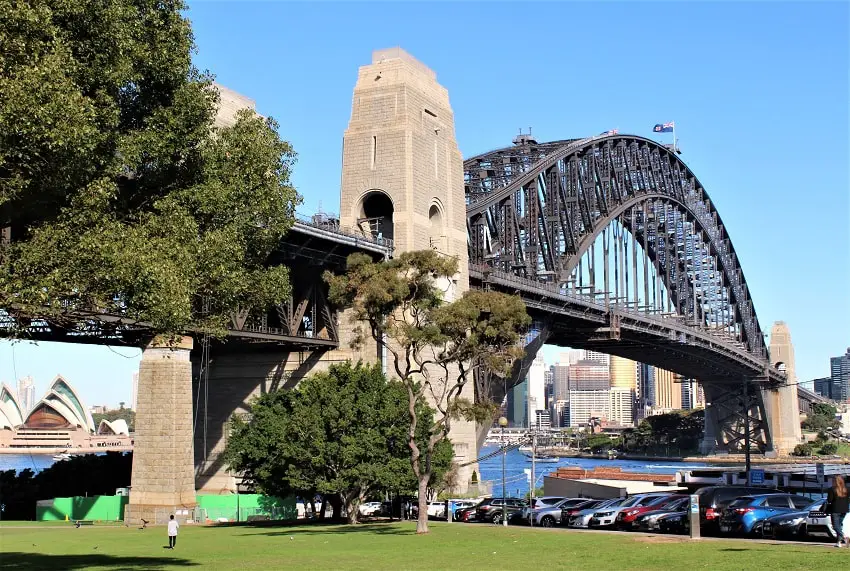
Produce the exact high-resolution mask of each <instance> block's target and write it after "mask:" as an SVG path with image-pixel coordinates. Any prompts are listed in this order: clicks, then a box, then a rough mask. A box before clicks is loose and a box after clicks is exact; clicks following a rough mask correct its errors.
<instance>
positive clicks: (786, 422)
mask: <svg viewBox="0 0 850 571" xmlns="http://www.w3.org/2000/svg"><path fill="white" fill-rule="evenodd" d="M762 398H763V399H764V404H765V412H766V413H767V424H768V426H769V428H770V434H771V436H772V438H771V441H772V443H773V451H774V453H776V454H779V455H785V454H790V453H791V452H793V451H794V447H795V446H797V444H799V443H800V440H801V438H802V434H801V430H800V410H799V403H798V397H797V386H796V385H791V386H784V387H781V388H779V389H764V390H763V395H762Z"/></svg>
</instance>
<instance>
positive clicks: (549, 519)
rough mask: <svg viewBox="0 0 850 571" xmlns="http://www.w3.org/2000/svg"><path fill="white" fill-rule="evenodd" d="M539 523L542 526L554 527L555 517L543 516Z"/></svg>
mask: <svg viewBox="0 0 850 571" xmlns="http://www.w3.org/2000/svg"><path fill="white" fill-rule="evenodd" d="M540 525H542V526H543V527H555V518H553V517H552V516H550V515H547V516H543V519H542V520H540Z"/></svg>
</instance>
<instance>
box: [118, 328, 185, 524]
mask: <svg viewBox="0 0 850 571" xmlns="http://www.w3.org/2000/svg"><path fill="white" fill-rule="evenodd" d="M191 350H192V338H191V337H183V338H182V340H181V341H180V342H179V343H178V344H176V345H174V346H168V345H166V344H165V342H164V341H163V340H161V339H155V340H154V341H153V342H151V343H150V344H149V345H148V346H147V348H146V349H145V351H144V353H143V354H142V361H141V363H140V364H139V391H138V404H137V406H138V410H137V411H136V437H135V446H134V450H133V472H132V481H131V484H132V488H131V490H130V502H129V504H128V505H127V509H126V510H125V513H124V520H125V521H126V522H127V523H133V524H136V523H138V522H139V521H140V520H142V519H145V520H147V521H150V522H151V523H154V522H155V523H165V522H166V521H167V520H168V516H169V515H170V514H172V513H174V514H175V517H177V518H178V519H180V515H183V514H179V512H178V510H182V509H186V508H193V507H195V505H196V500H195V478H194V475H193V470H192V468H193V454H192V364H191V362H190V361H189V353H190V351H191ZM183 519H185V515H183Z"/></svg>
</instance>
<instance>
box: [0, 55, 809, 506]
mask: <svg viewBox="0 0 850 571" xmlns="http://www.w3.org/2000/svg"><path fill="white" fill-rule="evenodd" d="M343 142H344V145H343V147H344V150H343V166H342V171H343V172H342V188H341V196H340V215H339V218H336V217H334V218H329V217H327V216H314V217H311V218H305V219H300V220H299V221H297V222H296V223H295V225H294V227H293V228H292V229H291V230H290V232H289V233H288V234H287V235H286V236H283V237H282V238H281V243H280V247H279V248H278V250H277V251H276V252H275V253H274V255H273V256H272V258H271V259H270V260H269V263H271V264H287V265H289V266H290V267H291V268H292V271H291V275H292V277H293V296H292V299H291V300H289V302H287V303H285V304H283V305H281V306H279V307H274V308H259V309H253V310H246V311H244V312H242V313H240V314H237V315H234V316H233V318H232V321H231V329H230V332H229V336H228V338H227V339H226V340H224V341H221V340H217V341H216V340H213V341H210V340H208V339H205V338H202V337H200V336H196V337H195V339H194V341H193V340H192V339H191V335H189V336H187V341H188V344H185V345H184V346H183V350H184V353H185V359H184V360H185V362H186V364H185V367H184V368H182V369H181V368H180V367H179V366H177V365H175V363H174V362H173V361H175V360H174V359H172V357H170V356H169V355H168V354H166V353H165V352H163V351H164V350H163V349H161V348H148V349H147V350H146V351H145V353H144V356H143V359H142V365H141V368H140V379H139V407H138V408H139V410H138V412H137V426H138V430H137V435H136V444H135V446H136V451H135V457H134V471H133V493H131V499H130V503H131V507H133V505H134V504H136V505H137V507H136V508H135V511H133V514H134V516H135V515H138V514H140V513H150V512H145V511H144V509H147V508H148V507H150V506H159V507H163V506H164V507H166V508H169V509H170V508H172V507H174V506H181V505H183V506H187V505H192V501H193V498H194V489H195V488H198V489H202V490H204V491H206V492H227V491H232V490H233V489H234V484H233V475H232V474H228V473H227V471H226V467H225V466H224V465H223V461H222V460H221V451H222V450H223V447H224V445H225V442H226V438H227V422H228V419H229V418H230V417H231V415H232V414H233V413H234V412H239V411H245V410H247V409H248V408H249V400H250V397H251V396H252V395H254V394H257V393H259V392H264V391H268V390H272V389H274V388H278V387H291V386H294V385H295V384H297V382H298V381H299V380H300V379H301V378H303V377H304V376H305V375H306V374H309V373H310V372H311V371H315V370H318V369H321V368H322V367H326V366H327V365H328V364H329V363H332V362H335V361H340V360H343V359H346V358H357V357H364V358H368V359H372V360H375V359H380V354H379V353H378V352H377V351H376V350H373V351H372V352H371V353H359V354H358V353H356V352H354V351H353V350H351V349H350V348H349V347H348V343H347V341H348V338H349V337H350V334H351V333H350V332H351V328H352V324H350V323H348V322H347V321H346V320H344V319H342V318H341V317H340V316H339V315H338V314H337V312H336V311H335V310H334V308H333V307H331V306H330V305H329V304H328V303H327V298H326V293H327V292H326V286H325V284H324V283H323V282H322V280H321V275H322V272H323V271H325V270H326V269H331V270H335V271H342V270H343V269H344V264H345V259H346V257H347V255H349V254H350V253H353V252H365V253H367V254H370V255H372V256H373V257H374V258H375V259H381V258H388V257H391V256H393V255H394V253H398V252H400V251H407V250H414V249H423V248H434V249H436V250H438V251H440V252H443V253H445V254H446V255H451V256H456V257H457V258H458V259H459V260H460V261H461V262H462V264H461V267H462V268H464V269H463V270H462V271H461V274H462V275H461V276H459V280H458V284H459V289H460V290H461V291H462V290H463V289H465V288H466V287H470V288H489V289H494V290H499V291H504V292H508V293H515V294H518V295H520V296H521V297H522V299H523V300H524V301H525V304H526V306H527V308H528V312H529V314H530V315H531V316H532V318H533V320H534V325H533V327H532V329H531V331H529V332H528V334H527V335H526V336H525V339H526V340H527V347H526V354H527V357H526V358H525V359H523V360H522V362H521V363H519V364H518V366H517V367H515V369H514V372H513V374H512V376H511V378H510V379H507V381H506V382H505V383H492V384H491V387H492V393H491V394H489V395H475V396H476V398H493V399H495V400H497V401H499V400H501V399H502V398H503V397H504V396H505V394H504V391H505V390H506V389H507V388H509V387H510V386H512V385H513V384H516V383H517V382H519V381H521V380H522V379H523V378H524V376H525V373H526V371H527V367H528V365H530V363H531V361H532V360H533V357H534V355H535V354H536V353H537V351H538V350H539V349H540V347H541V346H542V345H543V344H554V345H560V346H569V347H577V348H587V349H593V350H596V351H600V352H604V353H608V354H612V355H618V356H621V357H625V358H629V359H632V360H634V361H638V362H643V363H647V364H650V365H654V366H656V367H659V368H662V369H666V370H669V371H672V372H674V373H678V374H680V375H681V376H682V377H684V378H689V379H696V380H698V381H699V382H701V383H702V385H703V387H704V390H705V393H706V402H707V403H708V404H707V408H706V432H705V440H704V442H703V448H704V451H706V452H715V451H716V452H738V451H741V450H742V449H743V446H744V444H745V443H751V444H752V448H753V449H754V450H755V451H760V452H764V453H766V454H771V453H776V452H783V451H788V449H789V448H793V445H794V444H796V442H797V441H798V438H799V414H798V412H799V408H798V402H797V400H798V397H797V387H796V386H794V385H793V384H789V383H788V381H787V379H786V376H785V373H784V372H783V370H782V367H781V365H782V359H784V358H785V357H784V356H781V355H779V356H778V355H773V356H771V355H770V354H769V351H768V348H767V347H766V345H765V337H764V334H763V331H762V328H761V326H760V324H759V321H758V317H757V314H756V309H755V305H754V302H753V299H752V296H751V294H750V290H749V288H748V287H747V282H746V279H745V277H744V272H743V269H742V267H741V264H740V261H739V259H738V257H737V255H736V253H735V248H734V247H733V244H732V241H731V239H730V236H729V234H728V232H727V230H726V228H725V226H724V224H723V221H722V219H721V217H720V215H719V213H718V212H717V210H716V209H715V207H714V204H713V203H712V201H711V199H710V198H709V194H708V192H707V191H706V189H705V188H704V187H703V186H702V184H701V183H700V182H699V180H698V179H697V177H696V176H695V174H694V173H693V172H691V170H690V169H689V168H688V166H687V165H686V164H685V163H684V162H683V161H682V160H681V158H680V156H679V154H678V150H677V149H675V148H673V147H672V146H670V145H664V144H660V143H658V142H656V141H654V140H651V139H648V138H644V137H640V136H634V135H620V134H603V135H599V136H593V137H588V138H577V139H565V140H559V141H554V142H538V141H536V140H535V139H533V138H532V137H531V136H530V135H520V136H519V137H517V138H516V139H514V141H513V143H512V144H511V145H509V146H506V147H504V148H500V149H497V150H493V151H490V152H487V153H484V154H481V155H477V156H474V157H471V158H467V159H465V160H463V159H462V158H461V155H460V152H459V150H458V149H457V144H456V142H455V138H454V120H453V114H452V110H451V107H450V106H449V102H448V92H447V91H446V90H445V88H443V87H442V86H440V85H439V84H438V83H437V81H436V74H434V72H433V71H431V70H430V69H428V68H427V67H425V66H424V65H423V64H421V63H420V62H418V61H416V60H415V59H414V58H412V57H411V56H409V55H408V54H407V53H405V52H404V51H403V50H400V49H398V48H394V49H391V50H382V51H378V52H375V53H374V54H373V60H372V63H371V64H369V65H365V66H363V67H361V68H360V70H359V75H358V80H357V84H356V86H355V90H354V98H353V105H352V116H351V121H350V123H349V126H348V129H347V130H346V131H345V134H344V138H343ZM0 316H2V317H0V335H2V332H3V330H6V331H7V334H8V331H11V330H12V329H13V328H14V329H15V330H16V331H18V332H19V334H20V331H23V333H24V335H25V336H26V337H28V338H30V339H35V340H49V341H63V342H72V343H98V344H110V345H134V346H143V345H144V344H145V343H146V342H147V340H149V332H148V331H147V329H146V327H145V324H143V323H137V322H133V321H132V320H129V319H126V318H125V317H123V316H120V315H99V314H94V313H92V314H75V315H69V316H66V318H65V319H63V320H61V322H60V321H45V320H27V319H26V318H25V317H24V316H20V315H16V314H15V312H14V308H5V312H2V313H0ZM169 351H171V352H172V353H173V352H174V351H175V350H174V349H171V350H169ZM178 352H179V350H178ZM167 359H172V361H169V364H168V367H171V368H167V367H166V365H164V364H163V363H165V362H166V360H167ZM176 361H180V359H176ZM163 367H166V368H163ZM166 369H167V370H166ZM146 395H147V396H146ZM169 403H171V404H169ZM163 407H165V408H166V409H168V410H166V411H165V412H163ZM168 407H171V408H168ZM187 419H188V424H187ZM459 424H461V426H460V427H459V428H458V429H456V431H455V432H454V433H453V435H452V438H453V440H454V441H455V448H456V452H457V456H458V460H459V461H466V462H467V463H468V462H469V461H471V460H474V459H475V458H476V457H477V452H478V448H479V446H480V445H481V443H482V442H483V435H484V434H486V429H487V428H488V427H476V426H474V425H472V426H465V427H464V426H463V423H459ZM188 425H191V430H188V428H187V426H188ZM175 427H176V428H175ZM169 429H171V430H173V431H174V432H176V433H179V434H180V435H181V436H179V438H177V439H175V438H174V437H169V438H167V439H165V437H163V436H162V435H163V434H164V433H167V432H168V430H169ZM180 438H182V439H183V440H181V441H180V442H177V440H179V439H180ZM165 465H168V466H169V471H174V466H179V467H180V470H178V471H181V470H182V472H184V474H183V476H184V477H183V479H182V480H180V481H177V480H179V478H176V477H175V482H176V483H174V482H172V483H170V484H168V485H164V484H162V482H159V481H158V480H156V477H155V476H156V473H157V472H158V470H159V469H160V467H162V466H165ZM470 472H471V469H470ZM187 482H188V483H187ZM192 482H194V486H192ZM169 494H170V495H169ZM133 495H136V498H135V499H134V498H133ZM143 508H144V509H143ZM151 509H152V508H151ZM128 517H130V516H129V515H128Z"/></svg>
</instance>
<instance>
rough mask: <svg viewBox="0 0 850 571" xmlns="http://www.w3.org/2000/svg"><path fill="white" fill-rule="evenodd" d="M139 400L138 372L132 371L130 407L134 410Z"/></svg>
mask: <svg viewBox="0 0 850 571" xmlns="http://www.w3.org/2000/svg"><path fill="white" fill-rule="evenodd" d="M138 400H139V373H138V372H136V373H133V384H132V385H131V386H130V408H131V409H133V410H134V411H135V410H136V403H137V402H138Z"/></svg>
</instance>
